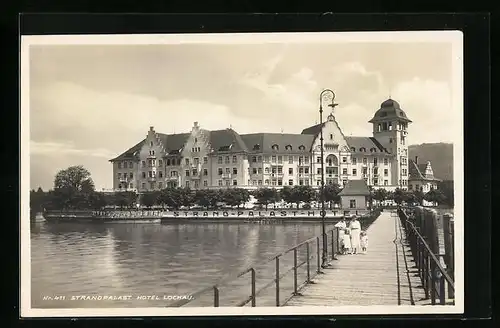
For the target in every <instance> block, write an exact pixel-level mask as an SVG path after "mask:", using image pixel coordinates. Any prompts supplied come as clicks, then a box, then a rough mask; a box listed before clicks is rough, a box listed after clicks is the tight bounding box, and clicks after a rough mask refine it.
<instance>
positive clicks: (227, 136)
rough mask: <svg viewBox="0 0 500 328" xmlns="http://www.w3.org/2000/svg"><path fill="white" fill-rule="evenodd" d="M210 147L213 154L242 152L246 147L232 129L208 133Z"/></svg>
mask: <svg viewBox="0 0 500 328" xmlns="http://www.w3.org/2000/svg"><path fill="white" fill-rule="evenodd" d="M210 145H211V146H212V149H213V150H214V152H244V151H247V150H248V149H247V146H246V144H245V142H244V141H243V139H242V138H241V136H240V135H239V134H238V132H236V131H234V130H233V129H224V130H215V131H210Z"/></svg>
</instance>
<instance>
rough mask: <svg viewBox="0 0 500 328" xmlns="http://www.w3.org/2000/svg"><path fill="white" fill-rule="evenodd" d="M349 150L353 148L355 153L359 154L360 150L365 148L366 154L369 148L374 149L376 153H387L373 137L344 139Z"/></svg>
mask: <svg viewBox="0 0 500 328" xmlns="http://www.w3.org/2000/svg"><path fill="white" fill-rule="evenodd" d="M345 140H346V141H347V144H348V145H349V147H350V148H355V152H361V151H360V149H361V148H365V150H366V153H370V149H371V148H375V149H376V150H377V152H381V153H388V151H387V149H385V148H384V147H383V146H382V145H381V144H380V142H378V140H377V139H375V138H373V137H345Z"/></svg>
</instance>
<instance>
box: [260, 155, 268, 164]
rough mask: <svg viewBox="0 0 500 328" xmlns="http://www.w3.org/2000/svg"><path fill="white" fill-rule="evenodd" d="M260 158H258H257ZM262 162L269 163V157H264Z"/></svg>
mask: <svg viewBox="0 0 500 328" xmlns="http://www.w3.org/2000/svg"><path fill="white" fill-rule="evenodd" d="M259 157H260V156H259ZM264 162H265V163H269V156H264Z"/></svg>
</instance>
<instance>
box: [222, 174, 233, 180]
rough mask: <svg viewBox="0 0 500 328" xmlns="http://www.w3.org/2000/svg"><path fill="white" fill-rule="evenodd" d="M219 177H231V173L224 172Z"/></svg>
mask: <svg viewBox="0 0 500 328" xmlns="http://www.w3.org/2000/svg"><path fill="white" fill-rule="evenodd" d="M220 177H221V178H222V179H231V177H232V175H231V174H230V173H225V174H222V175H220Z"/></svg>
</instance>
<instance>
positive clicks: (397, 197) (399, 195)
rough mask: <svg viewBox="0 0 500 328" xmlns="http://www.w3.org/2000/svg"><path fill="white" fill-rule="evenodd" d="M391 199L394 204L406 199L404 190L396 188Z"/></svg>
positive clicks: (399, 203)
mask: <svg viewBox="0 0 500 328" xmlns="http://www.w3.org/2000/svg"><path fill="white" fill-rule="evenodd" d="M392 197H393V200H394V202H395V203H396V204H398V205H401V204H402V203H403V201H406V198H407V197H406V192H405V191H404V190H403V189H400V188H396V190H395V191H394V193H393V195H392Z"/></svg>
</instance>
